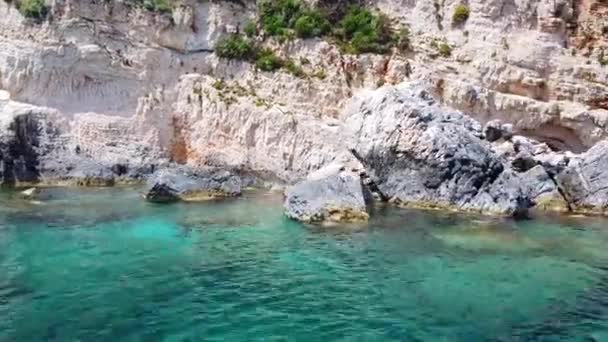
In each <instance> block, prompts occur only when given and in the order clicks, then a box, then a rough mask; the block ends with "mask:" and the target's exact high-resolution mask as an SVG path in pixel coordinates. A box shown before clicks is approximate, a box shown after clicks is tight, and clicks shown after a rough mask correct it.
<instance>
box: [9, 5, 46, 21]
mask: <svg viewBox="0 0 608 342" xmlns="http://www.w3.org/2000/svg"><path fill="white" fill-rule="evenodd" d="M17 9H19V12H20V13H21V14H22V15H23V16H24V17H26V18H31V19H37V20H41V19H43V18H44V17H45V16H46V13H47V11H48V8H47V7H46V5H45V4H44V0H20V1H19V2H17Z"/></svg>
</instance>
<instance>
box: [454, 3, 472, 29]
mask: <svg viewBox="0 0 608 342" xmlns="http://www.w3.org/2000/svg"><path fill="white" fill-rule="evenodd" d="M470 12H471V11H470V10H469V6H467V5H462V4H461V5H458V6H456V8H455V9H454V14H452V24H454V25H462V24H464V23H465V22H466V21H467V20H468V19H469V14H470Z"/></svg>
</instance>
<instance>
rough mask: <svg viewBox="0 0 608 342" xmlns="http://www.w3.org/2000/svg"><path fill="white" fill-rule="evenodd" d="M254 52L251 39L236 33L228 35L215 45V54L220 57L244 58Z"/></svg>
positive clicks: (247, 57) (249, 56)
mask: <svg viewBox="0 0 608 342" xmlns="http://www.w3.org/2000/svg"><path fill="white" fill-rule="evenodd" d="M254 52H255V49H254V46H253V44H252V43H251V41H249V39H247V38H245V37H243V36H241V35H237V34H232V35H229V36H227V37H225V38H223V39H221V40H220V41H219V42H218V43H217V44H216V45H215V54H216V55H218V56H219V57H222V58H230V59H241V60H245V59H249V58H251V57H252V56H253V54H254Z"/></svg>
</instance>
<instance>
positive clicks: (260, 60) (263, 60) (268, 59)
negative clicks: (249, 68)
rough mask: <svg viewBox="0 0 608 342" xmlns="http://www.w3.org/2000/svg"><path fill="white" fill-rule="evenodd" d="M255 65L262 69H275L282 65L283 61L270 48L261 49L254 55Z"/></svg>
mask: <svg viewBox="0 0 608 342" xmlns="http://www.w3.org/2000/svg"><path fill="white" fill-rule="evenodd" d="M255 66H256V67H257V68H258V69H260V70H263V71H275V70H277V69H279V68H280V67H282V66H283V61H282V60H281V59H280V58H279V57H277V56H276V55H275V54H274V51H272V50H271V49H262V50H260V51H259V52H258V54H257V56H256V59H255Z"/></svg>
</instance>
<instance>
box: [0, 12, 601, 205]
mask: <svg viewBox="0 0 608 342" xmlns="http://www.w3.org/2000/svg"><path fill="white" fill-rule="evenodd" d="M307 2H308V3H312V4H315V5H317V6H320V7H321V8H324V9H328V10H331V11H334V12H335V11H338V12H339V9H340V8H343V7H344V8H345V5H346V4H347V3H348V1H325V0H318V1H307ZM360 3H361V4H363V5H364V6H366V7H368V8H371V9H373V10H374V11H378V12H379V13H383V14H385V15H386V17H387V18H388V21H387V22H388V24H389V25H390V26H391V27H392V28H393V29H394V30H395V31H398V30H401V29H403V28H406V27H407V28H409V30H408V32H409V36H408V37H407V38H408V40H407V41H408V44H407V45H408V46H407V48H405V49H397V48H393V49H392V50H389V51H387V52H386V53H383V54H377V53H362V54H348V53H345V52H344V49H342V48H341V47H340V46H338V45H337V44H335V42H334V41H332V40H331V39H323V38H311V39H301V38H290V39H287V40H284V41H283V40H281V39H277V38H273V37H267V36H264V35H262V36H260V37H258V38H256V39H258V40H259V41H261V43H262V44H264V47H265V48H269V49H272V50H273V51H275V53H276V54H277V56H278V57H280V58H284V59H287V58H289V59H290V60H291V61H296V62H297V63H296V64H297V67H298V68H299V69H298V70H296V71H298V72H295V71H294V70H291V71H289V70H286V69H279V70H275V71H262V70H261V69H260V68H258V67H256V65H255V64H254V63H250V62H248V61H243V60H230V59H226V58H219V57H218V56H217V54H216V53H215V52H214V49H215V46H216V44H217V42H218V41H219V40H220V39H222V38H223V37H226V36H227V35H229V34H232V33H235V32H242V31H243V30H244V27H245V25H246V23H247V22H249V21H251V20H252V19H253V18H254V17H255V16H256V8H257V7H256V3H255V2H253V1H207V0H205V1H194V0H183V1H179V2H176V3H175V4H174V5H173V8H172V10H171V11H169V12H159V11H150V10H148V9H146V8H144V7H141V6H137V5H136V4H135V2H132V1H127V0H117V1H102V2H98V1H83V0H55V1H52V2H51V1H47V3H46V5H47V6H48V11H47V14H46V16H45V17H44V18H41V19H39V20H34V19H28V18H25V17H24V16H23V15H22V14H21V13H20V12H19V10H18V2H10V1H8V2H7V1H0V13H1V14H2V16H3V20H2V21H1V22H0V161H1V165H0V170H1V171H2V173H1V177H0V181H2V183H5V184H13V185H26V184H33V183H42V184H76V185H87V186H108V185H112V184H115V183H121V182H133V181H137V182H139V181H144V180H145V179H147V178H148V177H149V176H150V175H151V174H153V173H154V172H155V171H156V170H160V169H166V168H167V167H169V166H170V165H186V166H188V167H189V168H194V169H204V168H207V167H214V168H219V169H224V170H240V171H247V172H252V173H254V174H256V175H264V176H265V177H267V178H268V179H272V180H273V182H277V183H286V184H293V183H297V182H300V181H303V180H305V179H306V177H307V175H308V174H309V173H311V172H314V171H316V170H319V169H321V168H323V167H325V166H326V165H328V164H332V163H334V164H335V163H337V164H348V163H354V162H357V160H359V161H361V162H362V163H363V164H364V166H365V168H366V172H368V173H369V175H370V176H371V178H370V181H371V182H372V184H371V185H373V186H374V187H377V189H376V190H377V194H378V196H379V197H380V198H383V199H391V200H393V201H394V202H398V203H401V204H409V205H413V204H414V203H417V204H418V205H423V206H432V207H435V206H441V207H444V206H448V207H451V208H456V209H461V210H472V211H481V212H492V213H501V214H515V213H519V212H521V211H527V210H528V209H529V208H531V207H533V208H537V209H538V208H541V207H542V208H545V209H557V210H572V211H581V212H600V213H603V212H604V209H602V208H603V198H604V197H603V196H604V194H603V192H602V190H601V189H602V185H601V182H599V181H598V179H600V178H601V177H600V176H598V175H602V176H603V172H604V171H603V170H598V169H597V168H595V165H601V158H600V156H601V152H598V151H601V146H602V145H601V144H600V145H598V147H594V148H592V146H594V145H595V144H596V143H598V142H600V141H602V140H603V139H605V138H606V137H607V132H608V131H607V128H606V126H607V122H608V121H607V120H608V95H607V94H608V42H607V39H606V31H605V28H606V26H607V25H608V22H607V20H608V5H606V2H605V1H602V0H590V1H580V0H575V1H564V0H557V1H554V0H524V1H519V2H514V3H505V2H501V1H494V0H493V1H486V0H483V1H482V0H471V1H467V2H466V5H467V7H468V9H469V10H470V13H469V15H468V18H467V19H466V20H464V21H458V22H456V21H454V20H453V17H452V15H453V13H454V9H455V8H456V6H458V5H462V4H463V2H461V1H459V0H446V1H442V2H435V3H433V2H429V1H423V0H415V1H403V0H369V1H365V2H360ZM416 80H424V81H425V84H424V85H422V84H419V83H416V82H414V83H407V85H406V84H403V85H400V86H397V87H396V88H393V87H391V85H396V84H401V83H403V82H410V81H416ZM379 87H380V90H378V91H377V92H373V90H374V89H376V88H379ZM353 97H355V99H352V98H353ZM382 101H386V103H383V102H382ZM353 108H355V109H353ZM459 111H462V113H465V114H462V113H461V112H459ZM497 120H498V121H497ZM482 127H484V128H482ZM349 146H350V147H351V148H353V149H354V152H355V155H353V154H352V153H351V151H349V149H348V147H349ZM590 148H591V149H590ZM337 181H338V179H333V181H332V182H337ZM364 181H367V180H364ZM319 182H320V183H319V184H321V183H323V184H326V185H323V186H327V182H325V183H324V182H321V181H319ZM315 184H317V183H315ZM319 184H317V185H319ZM319 186H321V185H319ZM161 190H163V191H164V190H167V189H161ZM174 190H176V189H174ZM169 193H171V192H170V191H169Z"/></svg>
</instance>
